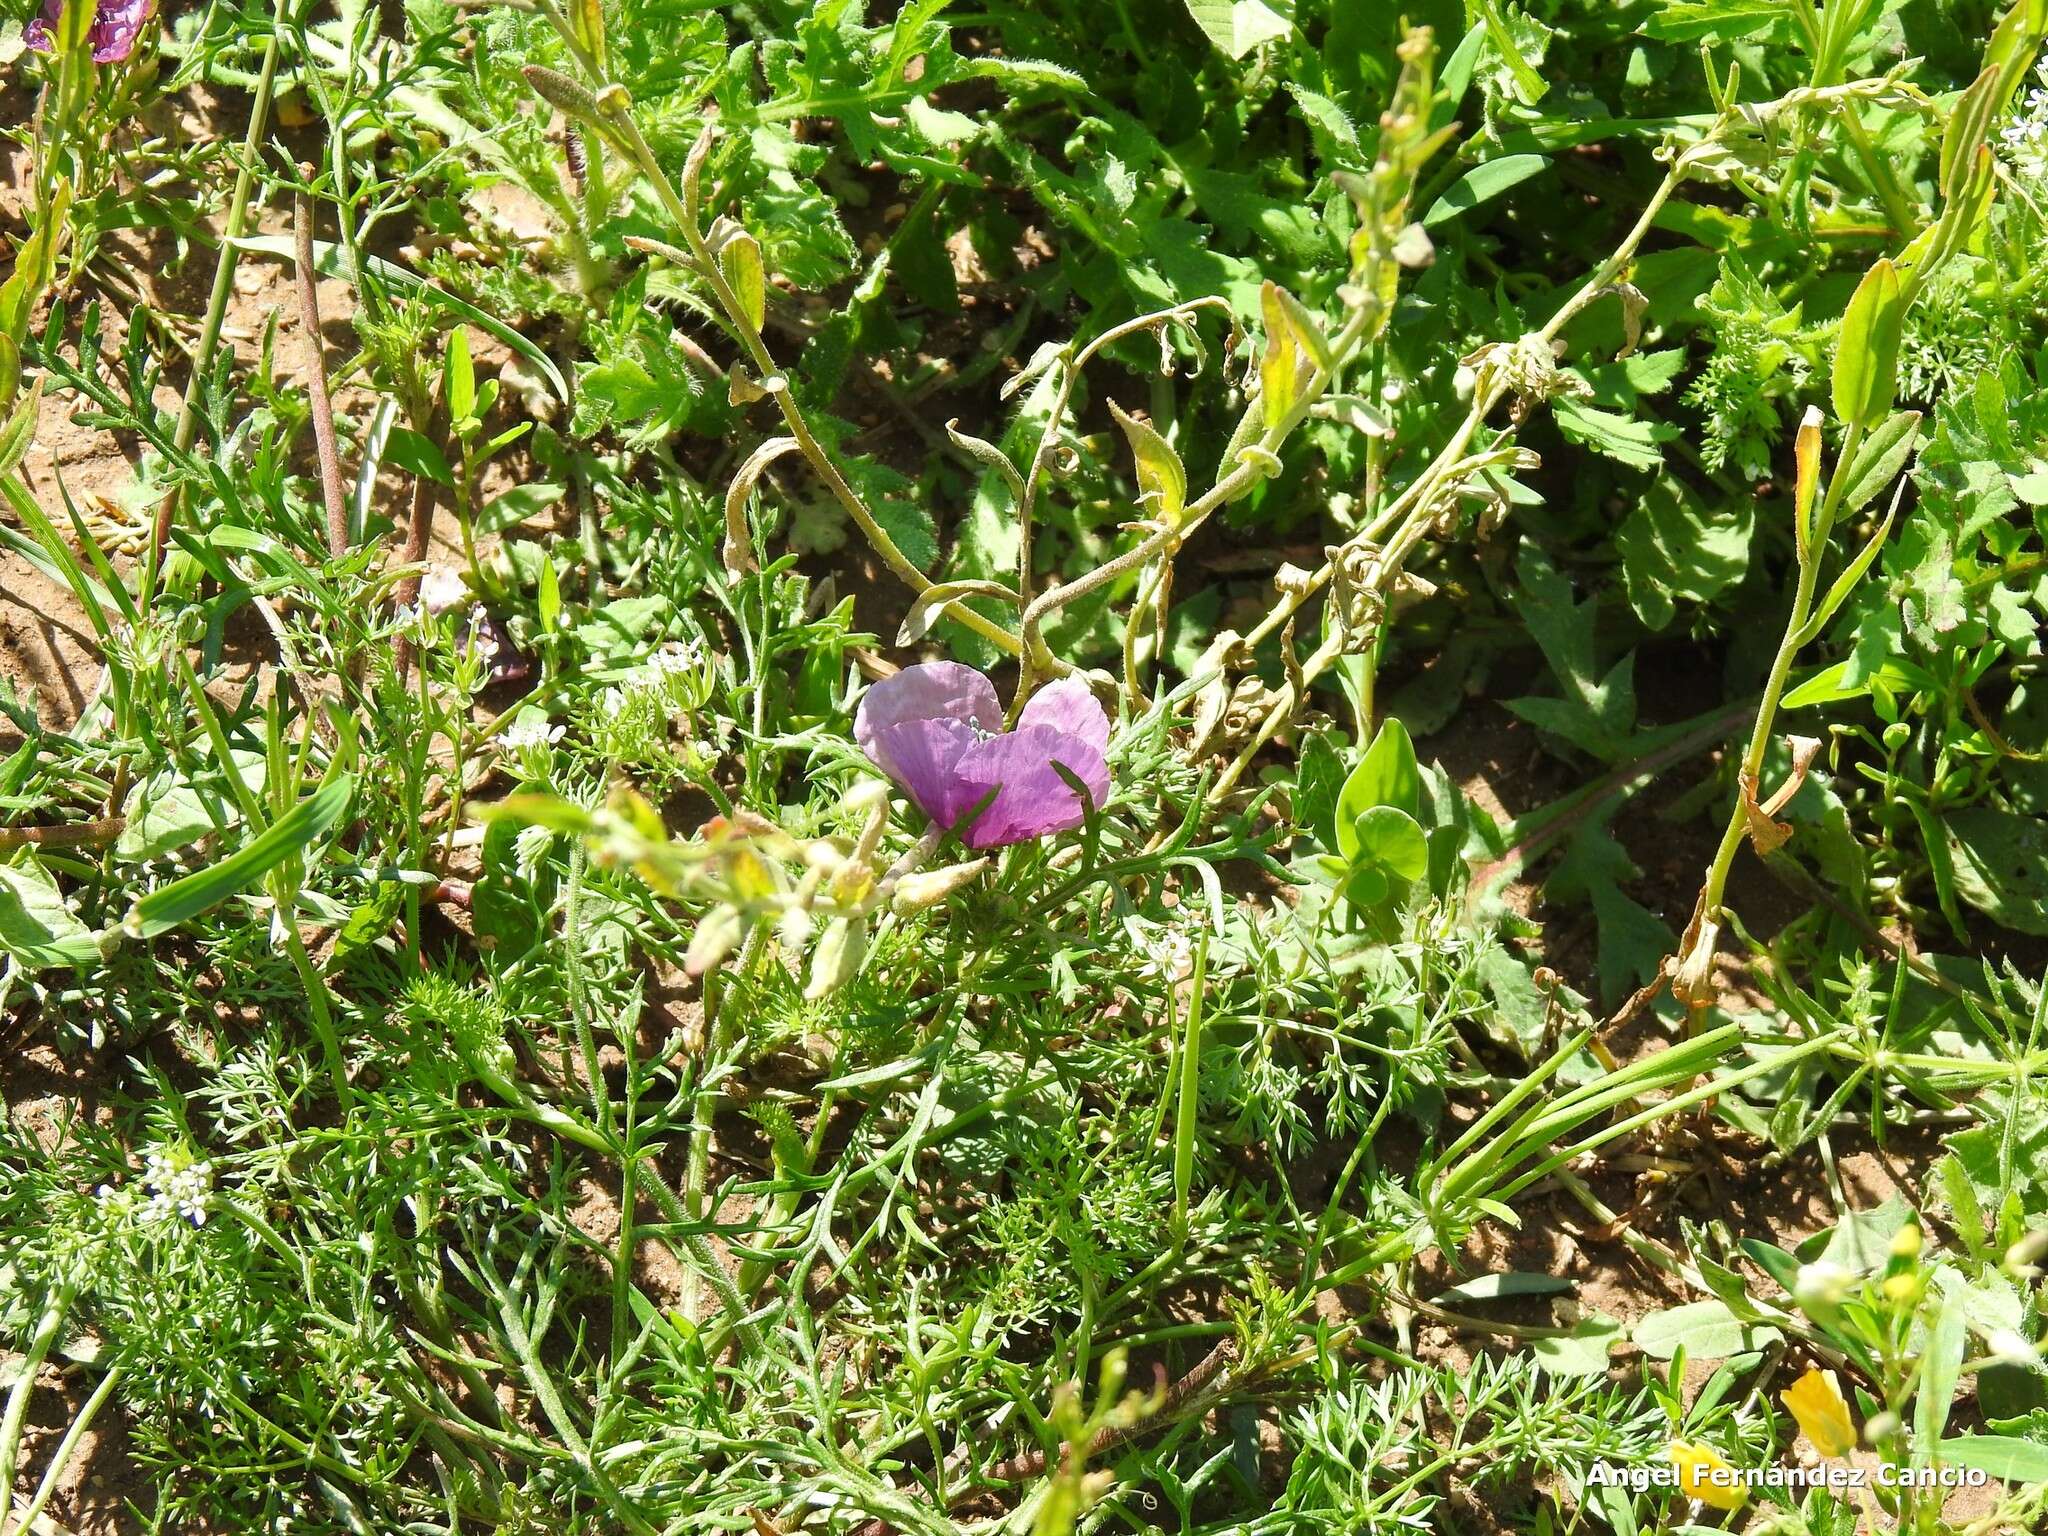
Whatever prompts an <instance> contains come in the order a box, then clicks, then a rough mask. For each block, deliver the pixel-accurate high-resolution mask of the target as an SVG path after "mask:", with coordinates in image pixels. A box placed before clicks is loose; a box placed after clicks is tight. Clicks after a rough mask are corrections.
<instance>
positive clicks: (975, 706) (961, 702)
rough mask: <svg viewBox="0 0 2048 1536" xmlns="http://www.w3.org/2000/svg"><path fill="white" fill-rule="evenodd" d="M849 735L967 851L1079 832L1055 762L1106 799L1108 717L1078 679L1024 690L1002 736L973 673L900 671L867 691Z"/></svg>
mask: <svg viewBox="0 0 2048 1536" xmlns="http://www.w3.org/2000/svg"><path fill="white" fill-rule="evenodd" d="M853 737H854V740H856V741H858V742H859V743H860V746H861V750H862V751H863V752H865V753H867V755H868V758H869V760H870V761H872V762H873V763H874V764H875V766H876V767H878V768H880V769H881V770H882V771H883V772H884V773H886V774H888V775H889V777H890V778H892V779H894V780H895V781H896V782H897V783H898V784H900V785H902V786H903V788H904V791H905V792H906V793H907V794H908V795H909V796H910V798H911V799H912V800H913V801H915V802H916V803H917V808H918V809H919V810H921V811H923V812H924V813H925V815H927V816H929V817H931V819H932V820H933V821H935V822H937V823H938V824H939V825H940V826H942V827H945V828H947V829H949V830H952V831H958V832H960V835H961V840H962V841H963V842H965V843H966V844H967V846H968V847H970V848H1006V847H1008V846H1009V845H1010V844H1012V843H1024V842H1029V841H1031V839H1033V838H1036V837H1044V836H1045V835H1046V834H1047V833H1050V832H1064V831H1067V830H1068V829H1069V828H1071V827H1078V826H1080V825H1081V822H1082V819H1083V817H1084V815H1085V813H1086V812H1087V810H1088V804H1084V802H1083V801H1082V799H1081V797H1080V796H1079V795H1077V794H1075V793H1074V787H1073V786H1072V785H1071V784H1069V783H1068V782H1067V781H1066V780H1065V779H1063V778H1061V777H1060V774H1059V770H1058V769H1057V768H1055V767H1054V766H1053V765H1054V764H1055V763H1058V764H1060V765H1062V766H1063V767H1065V768H1066V769H1067V770H1068V771H1069V772H1071V773H1072V774H1073V775H1074V777H1075V778H1077V779H1079V780H1080V781H1081V782H1082V783H1083V784H1084V785H1086V786H1087V789H1088V803H1090V804H1093V805H1096V806H1100V805H1101V804H1102V803H1103V801H1105V800H1106V799H1108V798H1109V765H1108V763H1107V762H1106V761H1105V760H1104V753H1105V752H1107V751H1108V749H1109V716H1107V715H1106V714H1104V713H1103V712H1102V706H1101V705H1100V704H1098V703H1096V702H1095V696H1094V695H1093V694H1091V693H1090V692H1089V691H1088V685H1087V684H1086V683H1083V682H1082V681H1080V680H1079V679H1078V678H1063V679H1062V680H1061V681H1059V682H1056V683H1051V684H1048V685H1047V686H1046V687H1044V688H1041V689H1040V690H1039V691H1038V692H1037V693H1034V694H1033V695H1032V696H1031V699H1030V702H1028V703H1027V704H1025V706H1024V712H1023V714H1021V715H1020V716H1018V719H1017V729H1015V730H1014V731H1006V730H1004V729H1003V709H1002V706H1001V705H1000V704H999V703H997V702H996V690H995V685H994V684H993V683H991V682H990V681H989V680H988V679H987V678H986V677H983V676H982V675H981V674H980V673H979V672H977V671H975V670H974V668H972V667H963V666H961V665H960V664H959V663H958V662H952V661H932V662H926V663H925V664H923V665H922V666H916V667H905V668H904V669H903V670H902V671H901V672H898V673H897V674H896V675H895V676H894V677H887V678H884V679H883V680H882V681H881V682H879V683H877V684H875V686H874V687H872V688H870V689H869V690H868V692H867V697H866V698H864V699H862V700H861V701H860V710H859V712H858V713H857V714H856V715H855V716H854V718H853ZM991 792H993V794H994V798H993V799H990V798H989V796H990V794H991ZM984 800H988V806H987V809H985V810H983V811H982V812H981V813H980V814H979V815H977V816H975V817H973V819H972V821H971V823H970V824H968V825H967V826H966V827H965V828H964V829H963V828H962V827H961V826H960V825H959V823H960V822H961V819H962V818H963V817H966V816H967V815H968V814H969V813H970V812H971V811H973V810H974V808H975V807H976V806H978V805H980V804H981V803H982V802H983V801H984Z"/></svg>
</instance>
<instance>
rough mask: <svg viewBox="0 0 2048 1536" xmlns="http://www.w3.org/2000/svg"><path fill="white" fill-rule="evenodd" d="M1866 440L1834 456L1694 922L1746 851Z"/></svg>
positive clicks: (1710, 907)
mask: <svg viewBox="0 0 2048 1536" xmlns="http://www.w3.org/2000/svg"><path fill="white" fill-rule="evenodd" d="M1862 442H1863V429H1862V427H1860V426H1851V427H1850V428H1849V430H1848V432H1847V433H1846V434H1844V436H1843V439H1842V448H1841V452H1839V453H1838V454H1836V455H1835V467H1834V469H1833V470H1832V471H1831V472H1830V473H1829V475H1828V493H1827V499H1826V501H1825V502H1824V503H1823V504H1822V506H1821V510H1820V515H1819V516H1818V517H1817V518H1815V519H1814V525H1813V537H1812V539H1811V541H1810V542H1809V544H1808V547H1807V550H1806V558H1805V559H1804V560H1802V561H1801V562H1800V564H1799V579H1798V583H1797V585H1796V586H1795V587H1794V589H1793V593H1792V611H1791V613H1790V614H1788V615H1787V616H1786V619H1785V632H1784V635H1783V637H1782V638H1781V639H1780V640H1779V641H1778V653H1777V655H1776V656H1774V657H1773V658H1772V659H1771V671H1770V675H1769V677H1767V678H1766V679H1765V681H1764V691H1763V697H1762V698H1760V699H1759V700H1757V706H1756V724H1755V725H1754V726H1752V727H1751V729H1750V733H1749V746H1748V749H1747V750H1746V751H1744V752H1743V754H1742V774H1741V778H1740V780H1739V782H1738V783H1737V785H1736V801H1735V809H1734V810H1732V811H1731V812H1729V815H1728V825H1727V827H1726V828H1725V829H1724V830H1723V832H1722V833H1721V843H1720V846H1719V847H1718V848H1716V849H1715V850H1714V861H1713V863H1712V864H1710V865H1708V867H1707V878H1706V882H1705V884H1704V885H1703V886H1702V887H1701V889H1700V899H1699V906H1698V908H1697V909H1696V912H1695V916H1694V923H1695V925H1698V924H1701V923H1709V922H1712V921H1713V920H1714V914H1715V913H1716V912H1718V911H1720V910H1721V898H1722V896H1723V894H1724V893H1725V891H1726V889H1727V885H1728V872H1729V871H1730V870H1731V869H1732V868H1733V867H1734V865H1735V855H1736V854H1737V853H1738V852H1739V851H1741V848H1742V840H1743V838H1744V836H1745V835H1746V834H1747V832H1748V830H1749V815H1748V808H1747V807H1748V800H1749V797H1750V796H1751V795H1753V794H1755V793H1756V785H1757V776H1758V775H1759V774H1760V773H1762V772H1763V766H1764V756H1765V754H1766V753H1768V752H1769V751H1770V746H1771V727H1772V725H1773V724H1774V723H1775V722H1776V720H1777V716H1778V700H1779V698H1780V697H1781V696H1782V695H1783V693H1784V691H1785V682H1786V679H1787V678H1789V677H1790V676H1791V673H1792V663H1793V661H1794V659H1795V658H1796V657H1797V655H1798V652H1799V646H1800V631H1801V630H1803V629H1804V628H1805V627H1806V620H1807V615H1808V614H1809V613H1810V612H1811V611H1812V609H1813V595H1814V590H1815V588H1816V587H1818V586H1819V584H1820V569H1821V555H1822V552H1823V551H1824V550H1825V549H1826V548H1827V540H1828V534H1829V533H1830V532H1832V531H1833V528H1834V522H1835V514H1836V513H1837V512H1838V511H1839V510H1840V508H1841V504H1842V496H1843V493H1844V492H1846V491H1847V490H1848V488H1849V466H1850V465H1851V464H1852V463H1853V462H1854V460H1855V458H1856V450H1857V448H1858V447H1860V446H1861V445H1862Z"/></svg>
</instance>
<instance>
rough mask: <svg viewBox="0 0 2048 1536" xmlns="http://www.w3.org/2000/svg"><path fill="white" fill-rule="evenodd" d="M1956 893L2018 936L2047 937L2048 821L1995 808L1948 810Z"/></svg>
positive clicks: (1945, 820) (1945, 818)
mask: <svg viewBox="0 0 2048 1536" xmlns="http://www.w3.org/2000/svg"><path fill="white" fill-rule="evenodd" d="M1940 825H1941V827H1942V829H1943V830H1944V831H1945V832H1946V834H1947V837H1948V847H1949V851H1950V853H1951V855H1952V856H1953V858H1954V861H1955V882H1956V894H1957V895H1959V896H1961V897H1962V899H1963V900H1964V901H1966V902H1968V903H1969V904H1970V905H1971V906H1973V907H1975V908H1976V909H1977V910H1978V911H1979V912H1982V913H1984V914H1985V915H1987V916H1988V917H1990V918H1991V919H1992V920H1993V921H1995V922H1998V923H2000V924H2002V925H2004V926H2005V927H2007V928H2011V929H2013V930H2014V931H2015V932H2018V933H2037V934H2048V822H2044V821H2042V820H2040V819H2039V818H2038V817H2034V816H2020V815H2016V814H2015V813H2013V812H2011V811H2002V810H1998V809H1997V808H1995V807H1993V806H1988V805H1974V806H1969V807H1966V808H1964V809H1961V810H1953V811H1945V812H1943V813H1942V815H1941V817H1940Z"/></svg>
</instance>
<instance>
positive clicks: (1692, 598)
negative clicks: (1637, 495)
mask: <svg viewBox="0 0 2048 1536" xmlns="http://www.w3.org/2000/svg"><path fill="white" fill-rule="evenodd" d="M1755 523H1756V514H1755V510H1754V508H1753V507H1752V505H1751V503H1750V501H1749V499H1748V498H1746V497H1745V498H1742V499H1740V500H1737V501H1734V502H1732V503H1730V504H1729V505H1728V506H1727V507H1726V508H1724V509H1722V510H1721V511H1719V512H1709V511H1708V510H1707V509H1706V508H1705V507H1703V506H1701V505H1700V504H1699V502H1698V501H1697V500H1695V499H1694V498H1693V497H1692V496H1691V495H1689V494H1687V492H1686V491H1685V490H1684V488H1683V487H1681V486H1680V485H1678V484H1677V483H1676V482H1674V481H1672V480H1669V479H1659V480H1658V481H1656V482H1655V483H1654V484H1652V486H1651V487H1650V489H1649V490H1648V491H1646V492H1645V493H1644V494H1643V496H1642V497H1641V499H1640V500H1638V501H1637V502H1636V504H1635V506H1634V507H1632V508H1631V509H1630V510H1629V514H1628V516H1627V517H1625V518H1623V519H1622V523H1621V527H1620V528H1619V529H1618V530H1616V532H1615V536H1614V543H1615V547H1616V548H1617V549H1619V550H1620V551H1621V570H1622V579H1623V582H1624V583H1625V585H1626V586H1627V588H1628V600H1629V606H1630V607H1632V608H1634V609H1635V611H1636V614H1637V616H1638V617H1639V618H1641V619H1642V621H1643V623H1644V624H1645V625H1646V626H1647V627H1649V628H1650V629H1662V628H1664V626H1665V625H1667V624H1669V623H1670V622H1671V621H1672V619H1673V618H1674V617H1676V615H1677V612H1678V609H1677V603H1678V602H1687V603H1706V602H1711V601H1712V600H1713V599H1714V598H1716V597H1718V596H1719V595H1720V594H1721V593H1722V592H1724V591H1726V590H1727V589H1728V588H1730V587H1732V586H1734V585H1735V584H1736V583H1737V582H1739V581H1741V580H1742V578H1743V575H1744V574H1745V573H1746V572H1747V571H1748V570H1749V546H1750V539H1751V537H1752V535H1753V533H1754V531H1755Z"/></svg>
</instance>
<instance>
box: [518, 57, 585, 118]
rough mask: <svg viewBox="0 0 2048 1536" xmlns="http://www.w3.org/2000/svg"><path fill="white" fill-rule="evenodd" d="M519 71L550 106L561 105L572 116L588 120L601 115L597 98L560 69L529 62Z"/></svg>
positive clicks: (535, 92)
mask: <svg viewBox="0 0 2048 1536" xmlns="http://www.w3.org/2000/svg"><path fill="white" fill-rule="evenodd" d="M519 72H520V73H521V74H522V75H524V76H526V83H527V84H528V85H530V86H532V87H533V93H534V95H536V96H538V97H539V98H540V99H541V100H542V101H544V102H546V103H547V104H548V105H549V106H551V107H559V108H561V109H562V110H563V111H564V112H566V113H568V114H569V115H570V116H571V117H580V118H583V119H585V120H586V121H594V120H595V119H596V118H597V117H598V116H599V115H600V114H599V110H598V104H597V98H596V97H595V96H593V95H591V94H590V92H589V91H587V90H585V89H584V88H583V87H582V86H580V85H578V84H577V83H576V82H575V81H574V80H571V79H570V78H569V77H568V76H567V75H565V74H563V73H562V72H561V71H560V70H555V69H549V68H548V67H547V66H546V65H544V64H528V65H526V66H525V67H523V68H522V69H521V70H520V71H519Z"/></svg>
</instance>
